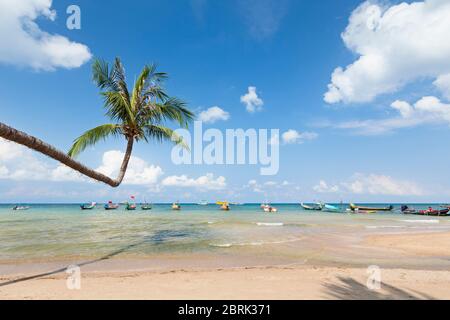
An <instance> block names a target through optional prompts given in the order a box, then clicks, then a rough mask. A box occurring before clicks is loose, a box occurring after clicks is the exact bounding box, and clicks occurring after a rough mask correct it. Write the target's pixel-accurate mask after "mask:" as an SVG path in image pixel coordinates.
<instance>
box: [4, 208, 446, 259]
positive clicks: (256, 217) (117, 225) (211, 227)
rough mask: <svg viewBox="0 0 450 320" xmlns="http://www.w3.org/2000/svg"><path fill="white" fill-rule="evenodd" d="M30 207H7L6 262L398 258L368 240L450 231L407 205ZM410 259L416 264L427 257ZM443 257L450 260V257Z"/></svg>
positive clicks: (442, 222)
mask: <svg viewBox="0 0 450 320" xmlns="http://www.w3.org/2000/svg"><path fill="white" fill-rule="evenodd" d="M387 205H388V204H381V205H380V204H377V206H387ZM29 206H30V207H31V208H30V209H29V210H27V211H13V210H12V209H11V208H12V207H13V205H0V263H12V262H14V263H17V262H33V261H41V262H42V261H59V260H70V259H73V260H76V259H85V258H86V259H88V258H97V259H113V258H122V259H146V258H154V257H160V256H166V257H178V256H184V257H187V256H188V257H189V256H191V257H200V256H201V257H214V259H215V260H220V259H223V260H224V261H225V260H226V259H233V261H253V264H258V263H260V264H270V263H274V264H276V263H280V264H290V263H291V264H296V263H298V264H300V263H304V262H307V261H315V262H323V263H334V264H342V263H347V264H358V263H361V264H365V263H368V262H371V261H372V262H380V263H386V264H387V263H391V264H395V263H398V253H395V252H392V253H386V252H379V251H376V250H370V249H367V248H364V246H361V244H360V240H361V239H362V238H363V237H366V236H368V235H376V234H396V233H415V232H423V231H427V232H439V231H450V217H448V218H446V217H422V216H410V215H403V214H401V213H400V212H399V210H398V209H399V208H400V205H399V204H394V206H395V207H396V210H394V211H392V212H388V213H377V214H349V213H326V212H312V211H304V210H303V209H302V208H301V207H300V206H299V205H297V204H277V205H274V206H276V207H277V208H278V210H279V212H278V213H264V212H263V211H262V210H261V209H260V206H259V204H247V205H237V206H231V211H229V212H224V211H220V210H219V208H218V206H216V205H208V206H199V205H192V204H184V205H182V210H181V211H172V210H171V205H170V204H155V205H154V206H153V210H151V211H142V210H140V208H139V207H138V209H137V210H136V211H126V210H125V208H124V207H123V206H122V207H121V208H119V209H118V210H114V211H105V210H104V209H103V206H102V205H98V206H97V208H95V209H93V210H86V211H82V210H80V207H79V205H78V204H58V205H56V204H54V205H44V204H30V205H29ZM428 206H430V205H429V204H422V205H414V207H415V208H417V209H420V208H427V207H428ZM431 206H433V207H437V206H438V205H435V204H434V205H431ZM404 258H405V260H404V261H403V263H410V264H411V265H415V264H421V263H425V261H423V260H422V261H418V260H413V259H412V258H411V259H410V258H408V257H404ZM408 259H409V260H408ZM438 262H439V263H441V264H442V265H444V266H448V259H447V260H445V259H444V260H442V261H438ZM427 263H429V264H433V265H435V264H436V263H437V262H436V261H427ZM439 263H438V264H439Z"/></svg>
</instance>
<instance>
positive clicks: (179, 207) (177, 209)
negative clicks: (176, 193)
mask: <svg viewBox="0 0 450 320" xmlns="http://www.w3.org/2000/svg"><path fill="white" fill-rule="evenodd" d="M172 210H175V211H180V210H181V205H180V204H179V203H178V202H175V203H173V204H172Z"/></svg>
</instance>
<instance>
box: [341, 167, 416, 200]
mask: <svg viewBox="0 0 450 320" xmlns="http://www.w3.org/2000/svg"><path fill="white" fill-rule="evenodd" d="M342 186H343V187H344V188H346V189H347V190H348V191H349V192H351V193H354V194H371V195H395V196H407V195H414V196H420V195H423V190H422V189H421V188H420V187H419V186H418V185H417V184H416V183H414V182H411V181H405V180H396V179H394V178H392V177H390V176H386V175H377V174H360V173H357V174H354V175H353V177H352V178H351V179H350V181H348V182H344V183H342Z"/></svg>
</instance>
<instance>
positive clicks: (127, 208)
mask: <svg viewBox="0 0 450 320" xmlns="http://www.w3.org/2000/svg"><path fill="white" fill-rule="evenodd" d="M125 209H126V210H128V211H133V210H136V205H135V204H134V203H127V206H126V208H125Z"/></svg>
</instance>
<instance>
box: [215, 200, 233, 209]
mask: <svg viewBox="0 0 450 320" xmlns="http://www.w3.org/2000/svg"><path fill="white" fill-rule="evenodd" d="M216 204H217V205H219V206H220V210H222V211H230V203H229V202H228V201H217V202H216Z"/></svg>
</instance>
